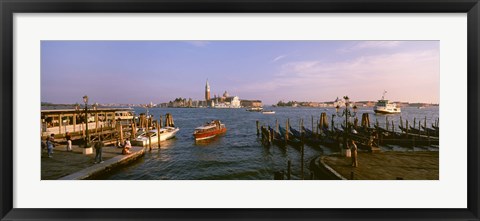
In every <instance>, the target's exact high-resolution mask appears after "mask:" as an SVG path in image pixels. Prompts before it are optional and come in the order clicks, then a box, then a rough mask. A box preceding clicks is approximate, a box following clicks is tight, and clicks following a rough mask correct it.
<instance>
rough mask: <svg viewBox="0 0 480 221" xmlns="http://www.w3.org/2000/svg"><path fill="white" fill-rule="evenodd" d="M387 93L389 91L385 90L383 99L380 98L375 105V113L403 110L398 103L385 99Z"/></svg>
mask: <svg viewBox="0 0 480 221" xmlns="http://www.w3.org/2000/svg"><path fill="white" fill-rule="evenodd" d="M386 93H387V91H383V95H382V99H381V100H378V102H377V103H376V104H375V107H373V111H375V113H380V114H397V113H400V112H401V110H400V108H399V107H397V104H395V103H392V102H391V101H389V100H385V94H386Z"/></svg>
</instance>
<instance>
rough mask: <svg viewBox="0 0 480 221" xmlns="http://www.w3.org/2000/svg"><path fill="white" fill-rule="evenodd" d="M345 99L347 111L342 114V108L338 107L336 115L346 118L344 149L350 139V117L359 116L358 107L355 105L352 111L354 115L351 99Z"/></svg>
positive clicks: (345, 97) (346, 97)
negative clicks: (340, 111)
mask: <svg viewBox="0 0 480 221" xmlns="http://www.w3.org/2000/svg"><path fill="white" fill-rule="evenodd" d="M343 99H345V109H344V110H343V111H342V113H341V114H340V113H339V110H340V106H339V105H337V106H336V107H335V109H336V114H337V116H338V117H343V116H345V130H344V138H343V139H344V142H343V143H344V147H345V148H346V145H345V144H347V139H348V135H349V133H350V124H349V120H348V118H349V117H355V116H356V115H357V106H356V105H353V107H352V109H353V113H352V110H350V108H349V107H350V98H348V96H344V97H343Z"/></svg>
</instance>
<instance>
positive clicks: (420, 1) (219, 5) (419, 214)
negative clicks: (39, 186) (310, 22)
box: [0, 0, 480, 220]
mask: <svg viewBox="0 0 480 221" xmlns="http://www.w3.org/2000/svg"><path fill="white" fill-rule="evenodd" d="M0 10H1V27H0V28H1V33H2V34H1V41H0V48H1V59H0V67H1V75H0V79H1V85H2V87H1V111H2V113H1V118H0V122H1V132H0V139H1V140H2V147H1V148H0V154H1V156H0V159H1V160H0V162H1V163H0V171H1V177H0V186H1V193H0V199H1V200H0V219H1V220H70V219H72V220H73V219H75V220H137V219H158V220H199V219H202V220H213V219H217V220H227V219H231V220H332V219H335V220H357V219H363V220H373V219H376V220H384V219H396V220H479V217H480V216H479V203H478V201H479V198H480V197H479V191H478V190H479V163H478V161H479V159H480V157H479V151H478V148H479V146H478V144H479V142H478V141H479V138H480V136H478V134H479V132H478V126H479V120H478V107H479V104H480V102H479V99H478V98H479V97H478V95H479V87H478V86H479V78H478V75H479V73H480V72H479V66H478V64H479V63H480V60H479V56H478V54H479V48H480V47H479V37H480V35H479V27H480V23H479V20H480V18H479V14H480V5H479V1H478V0H408V1H407V0H406V1H398V0H383V1H378V0H337V1H331V0H301V1H296V0H256V1H241V0H224V1H220V0H175V1H172V0H143V1H135V0H90V1H78V0H74V1H67V0H16V1H14V0H0ZM84 12H88V13H105V12H106V13H119V12H123V13H124V12H133V13H153V12H155V13H157V12H160V13H172V12H189V13H192V12H194V13H205V12H208V13H218V12H223V13H225V12H228V13H247V12H248V13H279V12H281V13H289V12H295V13H307V12H308V13H414V12H415V13H420V12H423V13H467V15H468V17H467V21H468V85H467V91H468V101H469V103H468V104H467V107H468V123H467V125H468V162H467V164H468V190H467V191H468V204H467V205H468V208H466V209H17V208H13V190H14V188H15V187H14V186H13V181H12V180H13V159H12V158H13V157H12V156H13V154H12V153H13V141H12V138H13V130H12V128H14V127H15V125H14V124H13V116H14V114H15V113H14V110H13V109H12V107H13V96H14V94H13V15H14V13H84ZM39 191H41V190H39ZM32 197H34V196H32ZM439 197H441V196H439ZM92 200H93V199H92ZM232 200H234V199H232Z"/></svg>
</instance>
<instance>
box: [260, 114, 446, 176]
mask: <svg viewBox="0 0 480 221" xmlns="http://www.w3.org/2000/svg"><path fill="white" fill-rule="evenodd" d="M388 122H389V120H388V116H386V117H385V126H386V130H387V131H390V128H389V123H388ZM416 122H417V121H416V118H414V127H415V125H416ZM426 122H427V118H426V117H425V119H424V127H425V128H426V127H427V125H426ZM438 122H439V120H438V119H437V120H435V123H434V124H433V125H435V126H436V127H438ZM316 123H317V125H318V126H317V127H315V124H314V119H313V116H312V132H314V133H316V134H317V135H318V133H319V128H328V127H329V126H328V119H327V114H326V113H325V112H323V113H321V114H320V119H319V120H318V121H317V122H316ZM405 123H406V128H407V132H406V135H407V138H408V128H409V127H408V120H406V122H405ZM357 124H358V118H355V119H354V128H357V127H358V125H357ZM375 124H376V126H377V127H379V126H380V125H379V122H378V119H376V123H375ZM299 125H300V130H299V131H300V132H301V133H302V135H303V129H302V128H303V119H300V122H299ZM331 125H334V121H333V117H332V122H331ZM418 125H419V129H421V128H420V121H418ZM256 126H257V136H260V137H261V141H262V144H263V145H264V146H270V145H273V139H274V137H273V136H274V134H273V132H272V131H271V130H269V129H268V128H267V126H264V125H262V126H260V122H259V121H258V120H257V121H256ZM361 126H362V127H368V128H370V116H369V114H368V113H363V114H362V118H361ZM400 126H401V127H403V120H402V117H401V116H400ZM331 129H332V131H333V130H334V126H332V127H331ZM285 130H286V133H285V137H284V139H285V142H287V141H288V140H289V137H288V136H289V130H290V119H289V118H287V120H286V126H285ZM275 131H276V133H278V132H279V124H278V120H276V122H275ZM391 131H392V132H395V125H394V123H393V120H392V121H391ZM427 137H428V138H430V137H429V136H428V135H427ZM302 138H303V137H302ZM377 139H378V140H377V142H378V144H380V143H381V141H382V140H381V136H379V137H377ZM412 139H413V140H412V142H413V144H414V142H415V140H414V137H413V138H412ZM301 141H302V145H301V147H300V148H301V149H300V152H301V160H300V161H301V162H300V164H301V168H300V170H301V179H304V146H305V143H304V140H303V139H301ZM287 171H288V172H287V179H290V178H291V161H290V160H288V164H287ZM282 177H283V173H281V172H277V173H275V175H274V178H275V179H283V178H282Z"/></svg>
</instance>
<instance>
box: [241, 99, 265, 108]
mask: <svg viewBox="0 0 480 221" xmlns="http://www.w3.org/2000/svg"><path fill="white" fill-rule="evenodd" d="M240 106H242V107H262V106H263V104H262V101H260V100H241V101H240Z"/></svg>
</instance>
